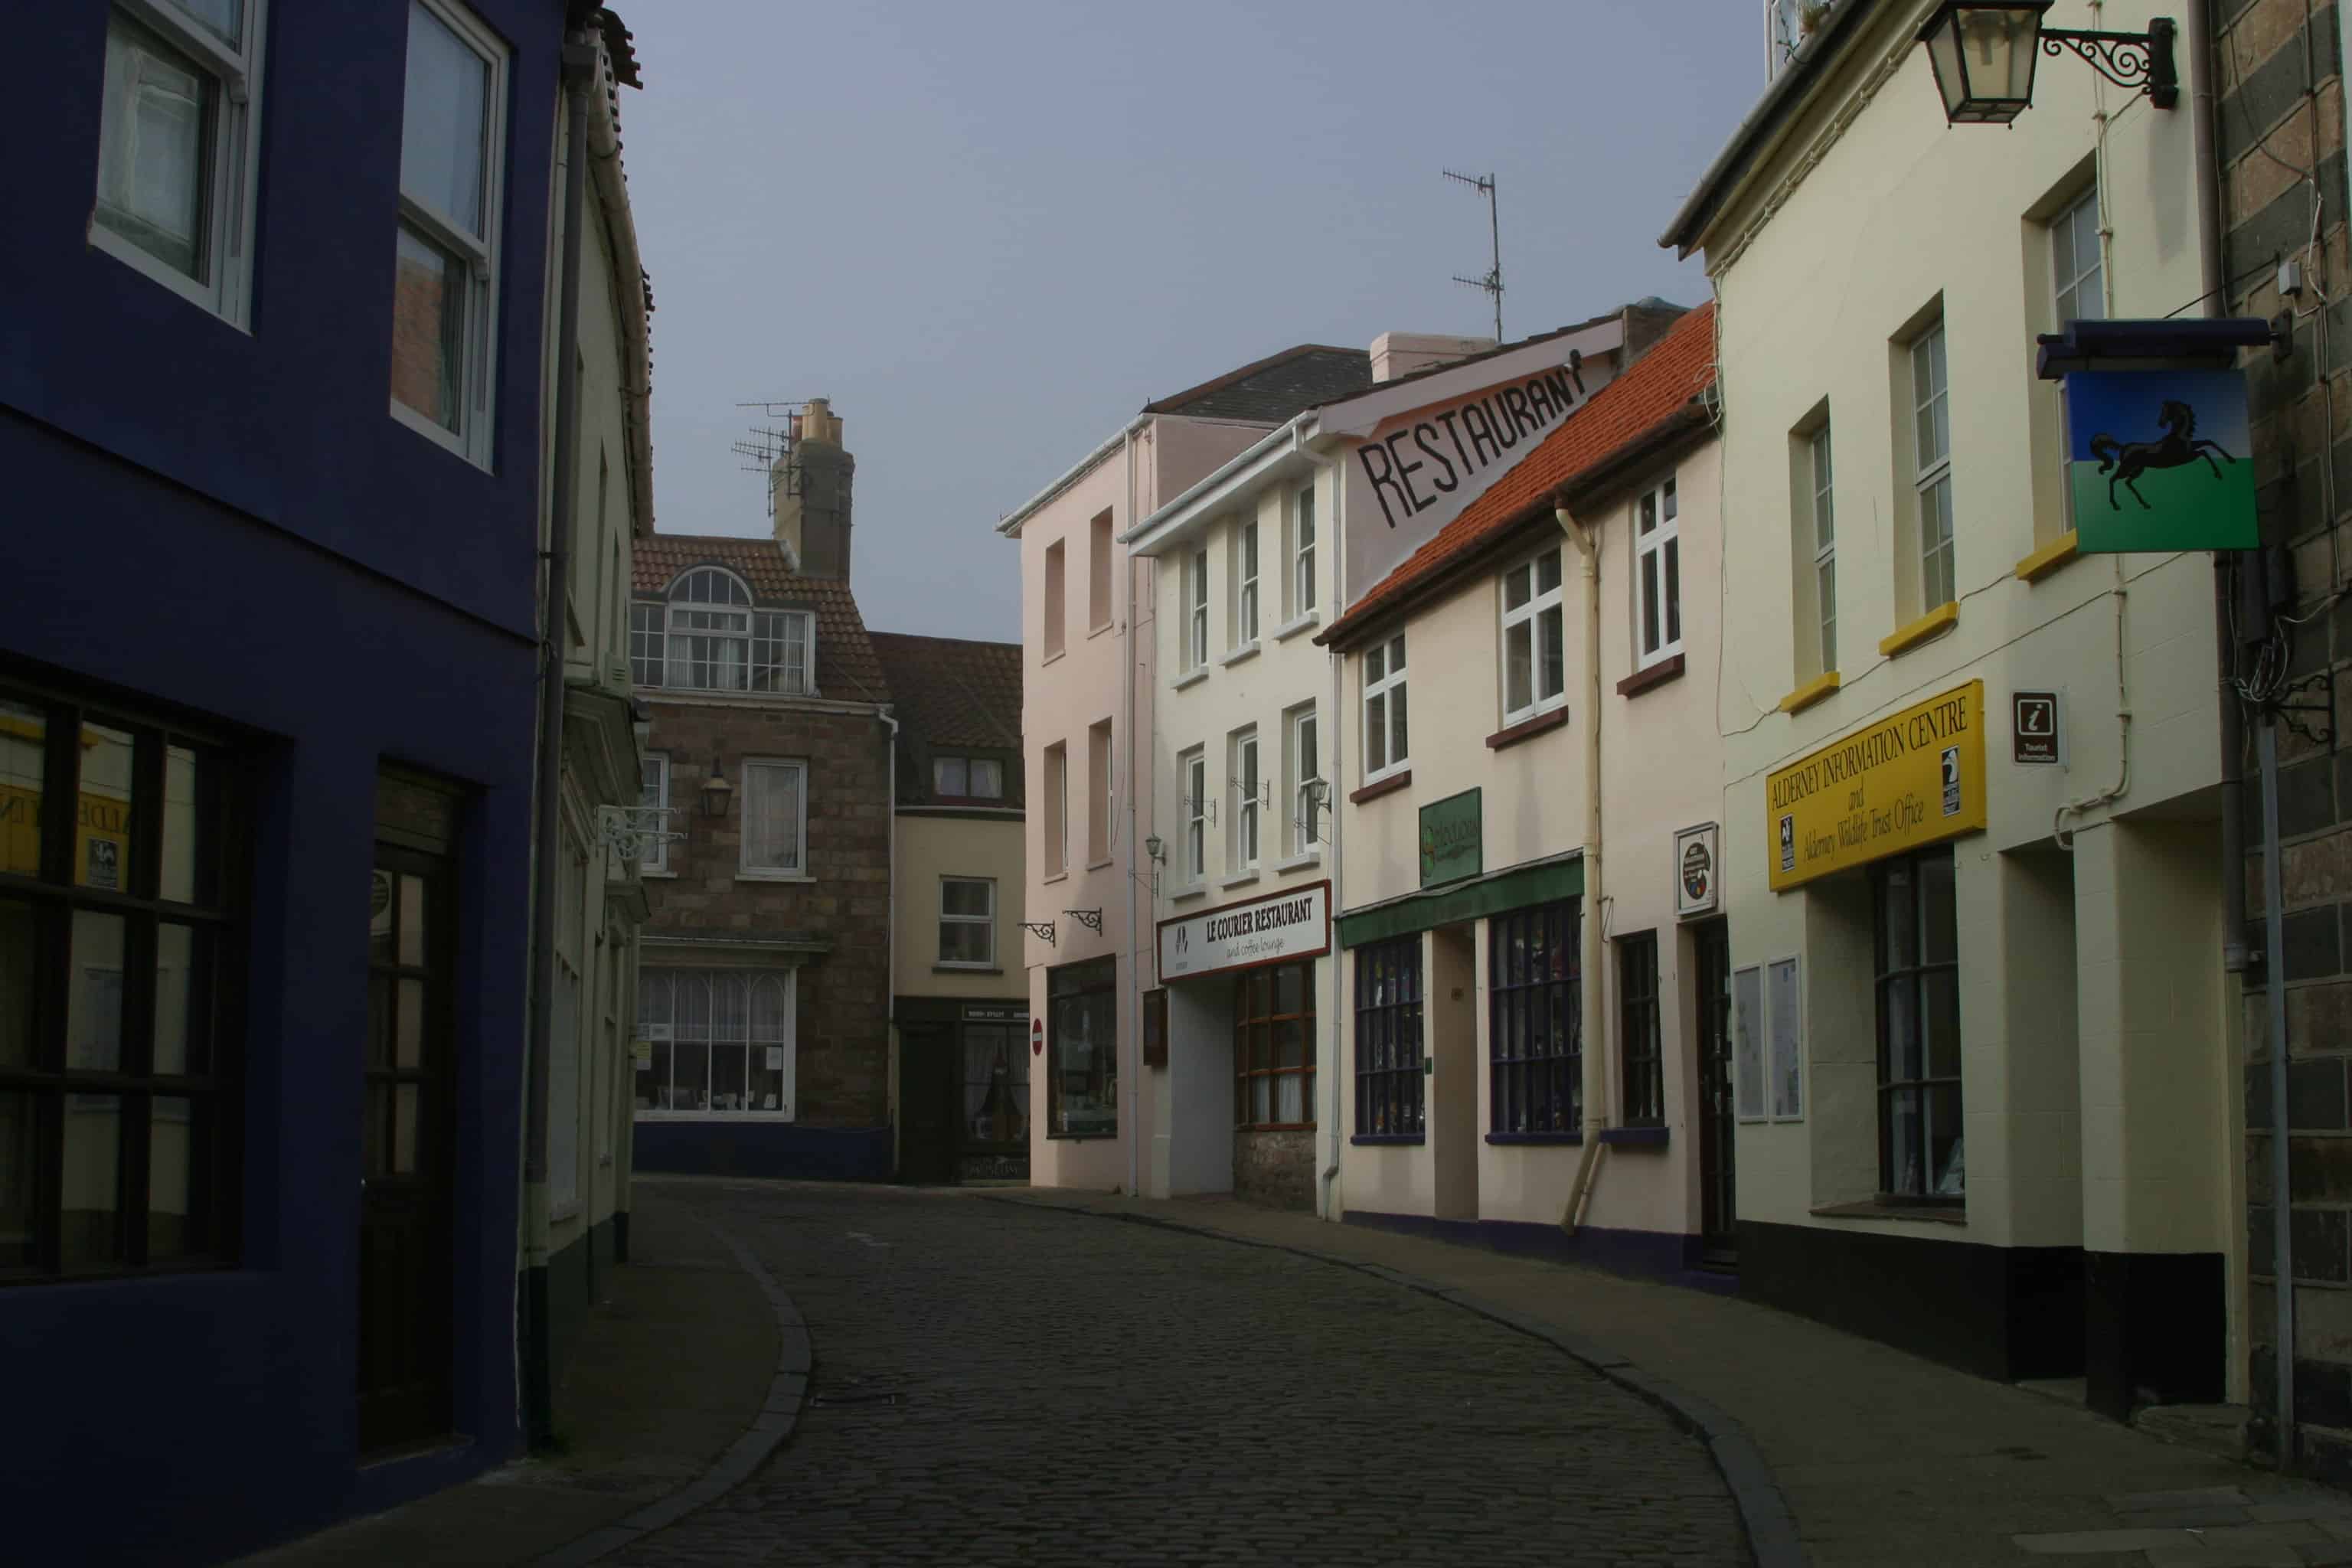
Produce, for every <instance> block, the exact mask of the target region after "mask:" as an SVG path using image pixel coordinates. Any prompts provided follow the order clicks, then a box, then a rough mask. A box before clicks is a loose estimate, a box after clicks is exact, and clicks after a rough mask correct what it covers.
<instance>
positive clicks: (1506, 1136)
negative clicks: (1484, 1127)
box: [1486, 1132, 1584, 1143]
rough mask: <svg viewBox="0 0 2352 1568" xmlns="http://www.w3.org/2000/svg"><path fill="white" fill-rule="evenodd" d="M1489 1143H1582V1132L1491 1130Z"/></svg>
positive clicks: (1488, 1134) (1488, 1136) (1487, 1138)
mask: <svg viewBox="0 0 2352 1568" xmlns="http://www.w3.org/2000/svg"><path fill="white" fill-rule="evenodd" d="M1486 1142H1489V1143H1581V1142H1584V1134H1583V1133H1581V1132H1489V1133H1487V1134H1486Z"/></svg>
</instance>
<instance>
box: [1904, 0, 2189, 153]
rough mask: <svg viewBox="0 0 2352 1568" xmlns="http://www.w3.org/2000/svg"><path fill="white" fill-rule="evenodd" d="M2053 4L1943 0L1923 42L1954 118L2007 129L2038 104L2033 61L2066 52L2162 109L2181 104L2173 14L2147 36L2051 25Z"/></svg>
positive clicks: (2048, 0) (2045, 0)
mask: <svg viewBox="0 0 2352 1568" xmlns="http://www.w3.org/2000/svg"><path fill="white" fill-rule="evenodd" d="M2052 3H2053V0H2005V3H2004V4H1999V5H1986V4H1982V3H1981V0H1944V4H1943V5H1938V6H1937V7H1936V11H1935V14H1934V15H1933V16H1929V17H1928V18H1927V26H1924V27H1922V28H1920V29H1919V41H1920V42H1921V43H1923V44H1925V45H1927V63H1928V65H1929V66H1930V67H1931V68H1933V69H1934V70H1935V73H1936V90H1937V92H1938V93H1940V94H1941V95H1942V96H1943V100H1944V118H1945V119H1946V120H1947V121H1949V122H1950V123H1952V124H1954V125H2006V124H2008V123H2009V122H2010V121H2012V120H2015V119H2016V118H2017V117H2018V115H2019V113H2020V112H2021V111H2022V110H2026V109H2028V108H2030V107H2031V106H2032V102H2033V67H2034V62H2035V61H2036V60H2037V59H2039V58H2041V57H2042V56H2043V55H2053V56H2054V55H2057V54H2059V53H2060V52H2061V51H2063V50H2066V49H2072V50H2073V51H2074V53H2075V54H2077V55H2080V56H2081V57H2082V58H2084V60H2085V61H2087V62H2088V63H2089V65H2090V67H2091V68H2092V69H2094V70H2095V71H2097V72H2098V73H2099V74H2100V75H2101V76H2103V77H2105V78H2106V79H2108V80H2109V81H2111V82H2114V83H2115V84H2116V86H2117V87H2121V88H2127V89H2135V90H2137V91H2139V92H2143V93H2146V94H2147V100H2148V102H2150V103H2151V104H2153V105H2155V106H2156V107H2157V108H2158V109H2170V108H2171V107H2173V105H2175V104H2177V103H2178V102H2179V101H2180V77H2179V72H2178V70H2176V69H2175V68H2174V66H2173V59H2172V40H2173V37H2174V36H2175V34H2176V33H2177V32H2178V29H2177V28H2176V27H2175V26H2174V25H2173V22H2172V19H2171V18H2170V17H2168V16H2158V17H2156V18H2155V19H2154V20H2152V21H2150V22H2149V23H2148V25H2147V32H2145V33H2109V32H2093V31H2088V30H2084V29H2081V28H2074V27H2045V26H2042V13H2043V12H2045V11H2047V10H2049V9H2050V6H2051V5H2052Z"/></svg>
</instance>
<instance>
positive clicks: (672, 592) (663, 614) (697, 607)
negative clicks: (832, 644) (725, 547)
mask: <svg viewBox="0 0 2352 1568" xmlns="http://www.w3.org/2000/svg"><path fill="white" fill-rule="evenodd" d="M629 658H630V664H631V666H632V674H633V675H634V677H635V680H636V683H637V684H638V685H639V686H642V687H662V686H666V687H670V688H673V689H680V690H688V691H758V692H766V693H770V694H772V695H775V696H780V697H807V696H810V695H812V694H813V693H814V689H815V683H814V680H813V679H812V678H811V671H813V670H814V668H815V666H816V617H815V616H813V615H811V614H809V612H807V611H806V610H761V609H754V608H753V607H752V605H751V589H749V588H747V587H745V586H744V584H743V580H742V579H741V578H740V577H738V576H736V575H735V574H733V573H732V572H729V571H726V570H725V569H723V568H721V567H718V566H697V567H695V568H693V569H692V570H691V571H688V572H684V573H681V574H679V575H678V578H677V581H676V582H674V583H672V584H670V585H669V592H668V593H667V595H665V596H664V597H663V598H662V599H660V600H658V601H653V600H642V599H641V600H639V601H638V602H637V603H635V604H634V605H630V606H629Z"/></svg>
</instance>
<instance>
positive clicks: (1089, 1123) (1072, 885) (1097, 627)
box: [997, 343, 1371, 1192]
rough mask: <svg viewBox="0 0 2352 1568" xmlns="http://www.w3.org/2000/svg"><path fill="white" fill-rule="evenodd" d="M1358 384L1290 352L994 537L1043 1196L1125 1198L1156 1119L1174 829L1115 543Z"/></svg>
mask: <svg viewBox="0 0 2352 1568" xmlns="http://www.w3.org/2000/svg"><path fill="white" fill-rule="evenodd" d="M1370 383H1371V356H1370V354H1368V353H1364V352H1363V351H1361V350H1358V349H1344V348H1331V347H1326V346H1322V345H1318V344H1311V343H1310V344H1301V345H1300V346H1298V347H1296V348H1291V349H1286V350H1284V351H1283V352H1282V353H1276V354H1273V355H1270V356H1269V357H1267V358H1265V359H1262V360H1259V361H1256V362H1255V363H1251V364H1246V365H1244V366H1242V367H1241V368H1239V369H1238V370H1234V371H1233V372H1231V373H1229V374H1225V375H1222V376H1219V377H1217V378H1216V379H1215V380H1213V381H1209V382H1204V383H1202V384H1200V385H1198V386H1195V387H1192V388H1190V389H1188V390H1186V391H1184V392H1181V393H1178V394H1176V395H1174V396H1171V397H1165V398H1161V399H1160V400H1159V401H1157V402H1154V403H1151V404H1148V405H1145V407H1144V408H1143V410H1142V412H1141V413H1139V414H1138V415H1137V416H1135V417H1134V418H1133V419H1131V420H1129V421H1128V422H1127V423H1125V424H1123V425H1122V426H1119V428H1118V430H1116V431H1114V432H1113V433H1112V434H1111V435H1110V437H1108V439H1106V440H1104V441H1103V442H1101V443H1100V444H1099V445H1097V447H1094V449H1093V450H1091V451H1089V452H1088V453H1087V455H1086V456H1085V457H1084V458H1081V459H1080V460H1079V461H1078V462H1077V463H1076V465H1075V466H1074V467H1072V468H1070V469H1069V471H1068V472H1066V473H1065V474H1063V475H1062V476H1061V477H1060V478H1059V479H1055V480H1054V482H1053V483H1051V484H1049V485H1047V486H1046V487H1045V489H1042V490H1040V491H1038V493H1037V494H1036V495H1035V496H1034V497H1032V498H1031V499H1030V500H1028V501H1026V502H1025V503H1024V504H1023V505H1022V506H1021V508H1020V509H1019V510H1016V511H1014V512H1013V514H1012V515H1011V516H1009V517H1007V518H1006V519H1005V520H1004V521H1003V522H1001V523H999V524H998V525H997V531H999V532H1001V533H1003V534H1005V535H1007V536H1009V537H1011V538H1013V539H1015V540H1017V541H1019V542H1020V545H1021V606H1022V645H1023V655H1022V690H1023V702H1022V726H1021V728H1022V747H1023V761H1024V767H1025V772H1026V776H1027V779H1028V781H1029V797H1028V798H1029V814H1028V852H1027V857H1026V858H1027V866H1026V871H1025V875H1026V882H1027V886H1026V897H1025V899H1024V909H1025V910H1026V914H1027V919H1028V923H1027V925H1026V926H1025V927H1024V934H1023V940H1022V950H1023V952H1022V959H1023V963H1024V967H1025V969H1026V971H1027V974H1028V983H1029V984H1028V996H1029V1016H1030V1019H1031V1046H1032V1048H1033V1051H1034V1053H1035V1054H1034V1056H1033V1058H1032V1064H1031V1065H1032V1068H1033V1070H1032V1072H1031V1075H1030V1086H1031V1101H1032V1110H1031V1117H1030V1129H1031V1131H1030V1143H1031V1157H1030V1177H1031V1180H1032V1181H1033V1182H1034V1183H1035V1184H1037V1185H1040V1186H1068V1187H1089V1188H1096V1189H1099V1190H1104V1191H1109V1190H1113V1189H1116V1190H1118V1191H1123V1192H1133V1191H1136V1190H1137V1189H1138V1187H1139V1185H1140V1184H1141V1183H1142V1178H1143V1175H1144V1173H1145V1170H1146V1167H1147V1165H1148V1163H1149V1162H1148V1159H1147V1156H1146V1151H1145V1150H1144V1149H1143V1147H1142V1145H1141V1143H1140V1142H1139V1140H1138V1137H1137V1133H1138V1131H1139V1130H1140V1129H1143V1128H1147V1127H1150V1126H1151V1125H1152V1124H1153V1122H1154V1120H1155V1116H1154V1112H1155V1110H1156V1108H1155V1107H1153V1106H1152V1105H1150V1103H1148V1100H1149V1097H1150V1092H1151V1091H1150V1088H1149V1085H1148V1083H1147V1079H1149V1077H1150V1075H1148V1074H1145V1073H1143V1072H1142V1071H1141V1070H1139V1069H1140V1068H1141V1066H1142V1065H1143V1064H1144V1063H1145V1062H1146V1061H1148V1060H1152V1059H1154V1058H1155V1055H1156V1054H1157V1053H1163V1052H1164V1049H1165V1040H1166V1035H1165V1031H1164V1029H1160V1030H1158V1031H1157V1039H1156V1040H1155V1038H1154V1037H1153V1031H1151V1030H1150V1029H1147V1027H1146V1021H1147V1008H1146V1005H1145V999H1144V996H1143V988H1144V984H1148V983H1149V981H1150V976H1151V964H1152V961H1151V949H1150V942H1151V914H1152V910H1151V902H1152V900H1151V872H1152V868H1153V865H1152V861H1151V859H1150V857H1149V856H1148V855H1147V854H1145V853H1143V852H1142V851H1140V850H1139V848H1138V845H1139V843H1143V842H1145V841H1148V840H1150V839H1151V838H1153V837H1157V836H1158V835H1160V833H1163V832H1165V831H1167V830H1168V829H1167V827H1166V826H1165V825H1164V824H1159V823H1155V822H1154V821H1153V820H1152V810H1151V794H1152V792H1151V789H1150V782H1149V781H1150V773H1151V755H1150V748H1149V746H1148V744H1147V745H1145V746H1142V747H1139V746H1137V745H1136V744H1135V742H1134V741H1133V737H1135V736H1138V735H1143V736H1149V735H1150V733H1151V714H1150V708H1151V700H1152V692H1153V689H1154V675H1155V669H1154V662H1155V661H1154V658H1153V647H1154V643H1155V637H1154V635H1153V626H1152V623H1153V594H1152V575H1151V574H1150V571H1149V570H1141V571H1139V570H1138V569H1137V568H1136V564H1135V563H1132V562H1131V561H1130V560H1129V555H1128V552H1127V547H1126V546H1125V545H1123V544H1121V543H1119V542H1118V539H1119V536H1120V535H1121V534H1123V533H1125V532H1127V531H1129V529H1130V528H1132V527H1133V526H1134V525H1135V523H1136V521H1139V519H1141V518H1144V517H1147V516H1149V515H1150V514H1151V513H1152V512H1153V511H1155V510H1158V509H1159V507H1160V505H1161V504H1162V502H1163V501H1165V500H1169V499H1171V498H1173V497H1175V496H1177V495H1179V494H1181V493H1182V492H1183V491H1184V490H1185V489H1188V488H1189V487H1191V486H1192V484H1193V483H1195V482H1196V481H1198V480H1199V479H1202V477H1204V476H1206V475H1207V474H1209V473H1211V472H1212V471H1213V470H1214V469H1216V468H1219V467H1220V466H1221V465H1223V463H1224V462H1225V461H1227V460H1228V459H1229V458H1233V457H1234V455H1235V454H1237V453H1239V452H1241V451H1242V450H1243V449H1244V448H1245V447H1249V446H1250V445H1251V444H1252V443H1254V442H1255V441H1256V440H1258V439H1259V438H1260V437H1263V436H1264V435H1265V433H1266V432H1267V431H1268V430H1270V429H1273V428H1275V427H1276V426H1279V425H1281V424H1282V423H1283V422H1284V421H1286V420H1287V419H1289V418H1290V417H1291V416H1294V415H1296V414H1297V413H1298V412H1299V411H1300V410H1301V409H1304V408H1307V407H1309V406H1311V405H1315V404H1318V403H1321V402H1325V401H1328V400H1329V399H1332V398H1336V397H1340V396H1344V395H1348V394H1349V393H1353V392H1358V391H1360V390H1362V389H1364V388H1365V387H1367V386H1369V385H1370ZM1131 779H1132V780H1136V781H1137V782H1136V783H1135V784H1133V785H1132V786H1130V783H1129V781H1130V780H1131ZM1139 961H1140V963H1141V965H1142V969H1141V971H1140V979H1139V971H1138V969H1137V963H1138V962H1139ZM1158 1059H1162V1060H1164V1056H1159V1057H1158ZM1139 1097H1141V1099H1142V1100H1143V1101H1144V1102H1142V1103H1139Z"/></svg>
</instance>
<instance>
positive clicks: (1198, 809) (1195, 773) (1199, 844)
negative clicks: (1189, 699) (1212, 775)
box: [1176, 746, 1210, 888]
mask: <svg viewBox="0 0 2352 1568" xmlns="http://www.w3.org/2000/svg"><path fill="white" fill-rule="evenodd" d="M1176 779H1177V791H1178V804H1179V805H1181V807H1182V808H1183V816H1184V847H1183V855H1184V863H1183V867H1182V870H1183V874H1184V885H1185V886H1187V887H1195V888H1196V887H1199V886H1200V885H1201V884H1202V882H1203V881H1205V880H1207V879H1208V875H1209V816H1210V813H1209V799H1208V796H1209V753H1208V748H1206V747H1204V746H1194V747H1193V748H1192V750H1191V751H1188V752H1184V753H1183V754H1182V755H1181V756H1180V757H1178V758H1177V759H1176Z"/></svg>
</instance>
